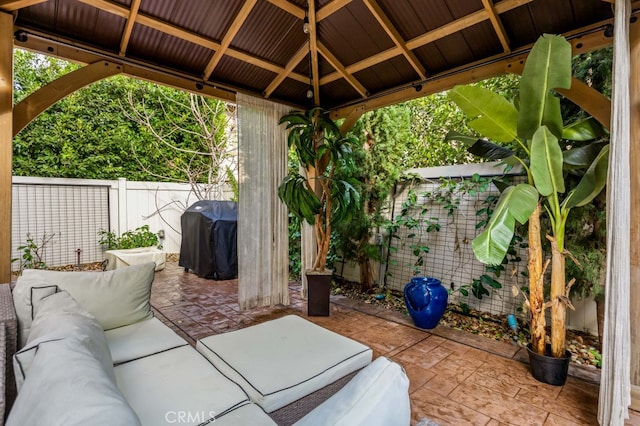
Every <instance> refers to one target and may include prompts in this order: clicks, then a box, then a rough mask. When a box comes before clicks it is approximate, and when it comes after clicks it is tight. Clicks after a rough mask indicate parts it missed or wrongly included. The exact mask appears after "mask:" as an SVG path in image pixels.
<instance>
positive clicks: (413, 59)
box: [364, 0, 487, 80]
mask: <svg viewBox="0 0 640 426" xmlns="http://www.w3.org/2000/svg"><path fill="white" fill-rule="evenodd" d="M483 1H487V0H483ZM364 4H365V5H366V6H367V7H368V8H369V11H370V12H371V14H372V15H373V16H374V17H375V18H376V20H377V21H378V23H379V24H380V25H381V26H382V28H383V29H384V31H385V32H386V33H387V35H388V36H389V38H391V40H392V41H393V43H394V44H395V45H396V47H397V48H398V49H400V52H402V55H404V57H405V58H406V59H407V61H409V64H410V65H411V67H412V68H413V69H414V70H415V71H416V73H418V76H419V77H420V79H421V80H424V79H426V78H427V74H426V71H425V69H424V67H423V66H422V64H421V63H420V60H419V59H418V57H417V56H416V55H415V54H414V53H413V52H412V51H411V50H409V49H408V48H407V45H406V43H405V41H404V39H403V38H402V36H401V35H400V32H399V31H398V30H397V29H396V27H395V26H394V25H393V23H392V22H391V20H390V19H389V17H388V16H387V14H386V13H384V11H383V10H382V8H381V7H380V5H379V4H378V2H377V1H376V0H364Z"/></svg>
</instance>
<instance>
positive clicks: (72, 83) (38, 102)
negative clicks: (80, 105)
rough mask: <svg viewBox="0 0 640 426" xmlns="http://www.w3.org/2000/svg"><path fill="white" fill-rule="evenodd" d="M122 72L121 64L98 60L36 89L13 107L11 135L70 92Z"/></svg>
mask: <svg viewBox="0 0 640 426" xmlns="http://www.w3.org/2000/svg"><path fill="white" fill-rule="evenodd" d="M121 72H122V66H121V65H119V64H114V63H112V62H107V61H100V62H96V63H93V64H91V65H87V66H86V67H82V68H78V69H77V70H75V71H72V72H70V73H68V74H65V75H63V76H62V77H59V78H57V79H56V80H54V81H52V82H51V83H49V84H47V85H46V86H43V87H41V88H40V89H38V90H36V91H35V92H33V93H32V94H30V95H29V96H27V97H26V98H24V99H23V100H22V101H21V102H20V103H19V104H17V105H16V106H15V107H14V108H13V135H12V136H15V135H17V134H18V132H20V130H22V129H24V128H25V126H26V125H27V124H29V123H30V122H31V120H33V119H34V118H36V117H37V116H38V115H39V114H40V113H42V112H43V111H44V110H46V109H47V108H49V107H50V106H51V105H53V104H55V103H56V102H58V101H59V100H60V99H62V98H64V97H65V96H67V95H68V94H70V93H73V92H75V91H76V90H78V89H80V88H82V87H84V86H86V85H88V84H91V83H93V82H95V81H98V80H102V79H103V78H106V77H110V76H112V75H115V74H120V73H121Z"/></svg>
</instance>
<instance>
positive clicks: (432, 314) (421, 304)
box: [404, 277, 449, 329]
mask: <svg viewBox="0 0 640 426" xmlns="http://www.w3.org/2000/svg"><path fill="white" fill-rule="evenodd" d="M448 298H449V294H448V293H447V290H446V289H445V288H444V287H443V286H442V284H441V283H440V280H439V279H437V278H432V277H413V278H412V279H411V282H410V283H409V284H407V285H406V286H404V303H405V305H407V309H408V310H409V315H411V319H413V323H414V324H415V325H416V327H420V328H426V329H432V328H435V326H436V325H438V321H440V318H442V315H444V311H445V309H447V299H448Z"/></svg>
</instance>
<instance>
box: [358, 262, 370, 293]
mask: <svg viewBox="0 0 640 426" xmlns="http://www.w3.org/2000/svg"><path fill="white" fill-rule="evenodd" d="M358 265H359V266H360V290H361V291H362V292H364V293H367V292H370V291H371V290H372V289H373V271H372V270H371V261H369V258H368V257H366V256H363V255H361V256H358Z"/></svg>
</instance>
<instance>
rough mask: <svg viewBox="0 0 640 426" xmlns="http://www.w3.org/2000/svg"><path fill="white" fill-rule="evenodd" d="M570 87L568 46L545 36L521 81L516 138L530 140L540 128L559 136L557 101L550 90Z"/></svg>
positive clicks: (530, 56) (562, 39) (560, 120)
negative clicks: (545, 128) (547, 129)
mask: <svg viewBox="0 0 640 426" xmlns="http://www.w3.org/2000/svg"><path fill="white" fill-rule="evenodd" d="M569 87H571V45H570V44H569V42H567V41H566V40H565V39H564V38H563V37H560V36H554V35H549V34H544V35H543V36H541V37H540V38H538V41H537V42H536V44H535V45H534V46H533V49H532V50H531V53H529V57H528V58H527V62H526V63H525V66H524V70H523V72H522V78H521V79H520V112H519V114H518V135H519V136H520V137H521V138H524V139H531V138H532V137H533V134H534V133H535V132H536V130H537V129H538V128H539V127H540V126H541V125H546V126H547V127H548V128H549V129H551V131H552V132H554V134H555V135H556V137H558V138H560V137H561V136H562V133H561V130H562V115H561V114H560V104H559V102H560V101H559V99H558V98H556V97H555V96H553V94H552V92H551V90H552V89H556V88H563V89H568V88H569Z"/></svg>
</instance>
